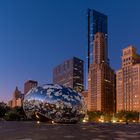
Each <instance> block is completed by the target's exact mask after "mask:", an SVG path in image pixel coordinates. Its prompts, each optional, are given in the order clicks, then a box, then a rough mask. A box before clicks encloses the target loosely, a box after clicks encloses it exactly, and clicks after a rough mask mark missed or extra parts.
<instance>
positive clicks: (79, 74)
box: [53, 57, 84, 92]
mask: <svg viewBox="0 0 140 140" xmlns="http://www.w3.org/2000/svg"><path fill="white" fill-rule="evenodd" d="M53 83H54V84H60V85H64V86H66V87H71V88H72V89H74V90H76V91H77V92H82V91H83V89H84V62H83V60H80V59H79V58H76V57H73V58H71V59H69V60H66V61H65V62H63V63H62V64H60V65H58V66H57V67H55V68H54V69H53Z"/></svg>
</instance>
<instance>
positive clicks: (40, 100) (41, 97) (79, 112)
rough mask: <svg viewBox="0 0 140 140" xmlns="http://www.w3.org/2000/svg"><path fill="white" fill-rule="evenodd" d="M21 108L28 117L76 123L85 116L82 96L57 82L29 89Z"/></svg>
mask: <svg viewBox="0 0 140 140" xmlns="http://www.w3.org/2000/svg"><path fill="white" fill-rule="evenodd" d="M23 109H24V111H25V113H26V115H27V117H28V118H32V119H36V120H45V121H49V120H51V121H54V122H58V123H76V122H78V121H80V120H81V119H83V118H84V116H85V112H86V109H85V104H84V100H83V98H82V96H81V95H80V94H79V93H77V92H75V91H73V90H72V89H71V88H66V87H64V86H60V85H57V84H47V85H43V86H38V87H36V88H33V89H32V90H30V91H29V92H28V93H27V95H26V96H25V98H24V101H23Z"/></svg>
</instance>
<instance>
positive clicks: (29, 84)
mask: <svg viewBox="0 0 140 140" xmlns="http://www.w3.org/2000/svg"><path fill="white" fill-rule="evenodd" d="M37 85H38V82H37V81H34V80H28V81H26V82H25V83H24V95H26V94H27V93H28V91H29V90H31V89H32V88H34V87H37Z"/></svg>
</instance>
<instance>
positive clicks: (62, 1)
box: [0, 0, 140, 101]
mask: <svg viewBox="0 0 140 140" xmlns="http://www.w3.org/2000/svg"><path fill="white" fill-rule="evenodd" d="M87 8H91V9H95V10H98V11H99V12H102V13H104V14H106V15H107V16H108V29H109V30H108V32H109V37H108V38H109V58H110V64H111V66H112V68H113V69H115V70H116V69H118V68H120V62H121V50H122V49H123V48H125V47H127V46H128V45H129V44H132V45H135V46H136V48H137V49H138V52H140V1H139V0H0V101H2V100H3V101H8V100H9V99H10V98H11V97H12V93H13V91H14V89H15V87H16V86H18V87H19V89H20V90H21V91H23V85H24V82H25V81H26V80H28V79H33V80H37V81H38V82H39V83H40V84H44V83H51V82H52V69H53V67H55V66H56V65H58V64H59V63H62V62H63V61H64V60H66V59H69V58H71V57H72V56H77V57H79V58H81V59H83V60H85V59H86V53H87V17H86V13H87Z"/></svg>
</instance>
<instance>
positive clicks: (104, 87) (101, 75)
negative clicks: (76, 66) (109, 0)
mask: <svg viewBox="0 0 140 140" xmlns="http://www.w3.org/2000/svg"><path fill="white" fill-rule="evenodd" d="M91 11H92V14H93V15H92V16H93V17H92V18H93V19H94V22H93V25H92V28H93V29H92V30H91V31H92V33H91V34H90V36H91V39H90V45H91V44H92V45H91V46H92V47H93V49H92V54H93V57H92V63H90V64H89V75H88V105H87V106H88V110H89V111H97V110H99V111H103V112H107V113H108V112H114V111H115V74H114V70H112V69H111V67H110V66H109V63H108V44H107V16H105V15H103V14H100V13H99V12H96V11H95V10H91ZM90 14H91V13H90ZM98 16H99V17H98ZM94 28H95V29H94ZM88 30H89V29H88Z"/></svg>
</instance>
